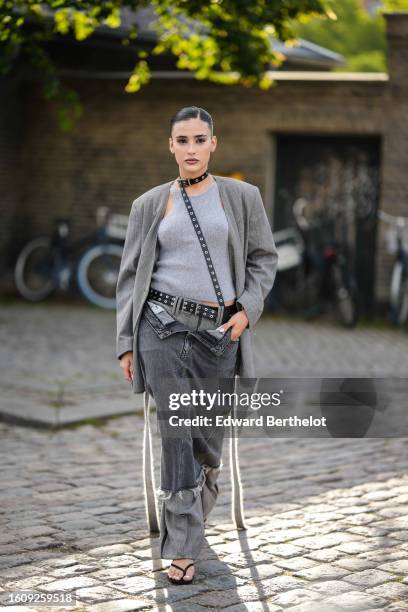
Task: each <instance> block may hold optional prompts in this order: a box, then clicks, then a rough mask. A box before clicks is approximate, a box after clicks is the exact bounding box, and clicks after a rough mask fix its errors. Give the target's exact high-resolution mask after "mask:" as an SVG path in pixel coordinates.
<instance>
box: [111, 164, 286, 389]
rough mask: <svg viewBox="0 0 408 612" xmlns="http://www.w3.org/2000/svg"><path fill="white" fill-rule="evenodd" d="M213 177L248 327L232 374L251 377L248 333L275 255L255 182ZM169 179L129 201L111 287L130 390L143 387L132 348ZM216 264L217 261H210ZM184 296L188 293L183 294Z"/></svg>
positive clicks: (271, 280) (272, 277) (274, 265)
mask: <svg viewBox="0 0 408 612" xmlns="http://www.w3.org/2000/svg"><path fill="white" fill-rule="evenodd" d="M212 176H213V177H214V179H215V180H216V181H217V184H218V188H219V191H220V196H221V201H222V204H223V206H224V210H225V214H226V217H227V220H228V226H229V232H228V247H229V254H230V261H231V262H232V274H233V280H234V284H235V288H236V294H237V302H238V304H237V305H238V308H239V309H240V310H241V309H242V308H244V309H245V311H246V313H247V316H248V319H249V327H247V328H246V329H245V330H244V331H243V332H242V334H241V336H240V359H239V368H238V370H237V374H238V375H239V376H241V377H249V378H252V377H255V376H256V373H255V370H254V359H253V352H252V341H251V340H252V331H253V328H254V325H255V324H256V322H257V321H258V319H259V317H260V316H261V314H262V311H263V308H264V299H265V297H266V295H267V294H268V292H269V291H270V289H271V288H272V286H273V283H274V280H275V276H276V270H277V263H278V253H277V250H276V247H275V243H274V239H273V235H272V231H271V227H270V224H269V220H268V217H267V215H266V212H265V208H264V205H263V202H262V198H261V194H260V191H259V189H258V187H256V186H255V185H252V184H250V183H247V182H245V181H240V180H238V179H234V178H229V177H223V176H217V175H212ZM173 182H174V181H169V182H167V183H163V184H162V185H158V186H157V187H153V188H152V189H150V190H149V191H147V192H145V193H144V194H142V195H141V196H139V197H138V198H137V199H136V200H134V202H133V204H132V208H131V211H130V215H129V222H128V227H127V233H126V239H125V245H124V250H123V255H122V261H121V265H120V271H119V276H118V280H117V286H116V305H117V336H116V356H117V357H118V359H119V358H120V356H121V355H122V354H123V353H124V352H126V351H133V355H134V359H133V362H134V376H133V392H134V393H143V392H144V391H145V387H144V381H143V377H142V372H141V369H140V364H139V359H138V348H137V335H138V325H139V320H140V315H141V311H142V307H143V303H144V302H145V300H146V297H147V294H148V292H149V287H150V279H151V275H152V272H153V269H154V265H155V262H156V260H157V257H158V255H159V244H158V240H157V231H158V225H159V223H160V221H161V219H162V218H163V215H164V213H165V209H166V205H167V201H168V198H169V193H170V187H171V185H172V184H173ZM214 263H216V262H214ZM187 297H188V296H187Z"/></svg>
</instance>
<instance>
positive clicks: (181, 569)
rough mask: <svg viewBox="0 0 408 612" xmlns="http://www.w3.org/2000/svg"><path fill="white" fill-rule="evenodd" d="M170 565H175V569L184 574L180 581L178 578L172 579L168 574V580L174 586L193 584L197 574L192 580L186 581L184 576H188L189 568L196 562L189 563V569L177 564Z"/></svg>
mask: <svg viewBox="0 0 408 612" xmlns="http://www.w3.org/2000/svg"><path fill="white" fill-rule="evenodd" d="M170 565H174V567H177V569H179V570H180V571H182V572H183V575H182V577H181V578H180V580H177V578H172V577H171V576H169V575H168V574H167V578H168V579H169V580H170V582H172V583H173V584H191V583H192V582H193V580H194V576H195V574H194V576H193V577H192V578H191V580H184V576H185V575H186V572H187V570H188V568H189V567H191V566H192V565H194V561H193V562H192V563H189V564H188V565H187V567H180V566H179V565H177V563H170Z"/></svg>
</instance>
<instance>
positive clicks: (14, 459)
mask: <svg viewBox="0 0 408 612" xmlns="http://www.w3.org/2000/svg"><path fill="white" fill-rule="evenodd" d="M46 311H47V309H37V310H36V313H35V314H36V317H37V319H36V324H35V322H33V321H32V320H31V319H30V323H29V325H27V326H26V324H25V323H26V321H23V324H22V322H21V316H22V313H23V314H24V313H26V312H27V311H26V310H24V309H23V308H22V309H20V310H19V309H17V315H16V314H12V313H11V311H9V310H8V309H7V308H5V309H2V310H1V320H2V322H3V323H4V321H5V320H6V319H8V321H9V324H10V327H9V332H11V333H9V334H8V335H7V334H6V333H5V331H4V325H2V326H1V327H0V333H1V335H2V336H3V339H5V340H6V344H5V345H4V344H3V348H2V350H3V354H2V365H3V364H5V365H6V370H5V371H4V370H3V376H4V378H3V381H2V382H4V383H5V381H7V382H9V383H15V384H17V382H18V379H19V376H21V370H19V371H16V370H15V369H14V368H19V367H21V369H22V370H23V372H30V374H31V375H32V376H33V379H35V377H36V376H37V375H38V377H40V373H41V368H43V369H44V368H45V369H47V375H48V376H49V377H50V378H53V377H54V378H55V377H57V376H59V375H60V373H61V370H60V368H61V367H62V366H65V365H66V374H67V375H68V374H75V373H79V374H80V375H81V376H82V379H81V380H83V382H84V384H87V377H86V375H85V374H86V372H88V375H89V376H91V377H92V376H93V374H94V373H95V374H96V376H97V377H102V374H103V372H105V371H109V367H110V375H111V376H112V378H113V374H112V372H113V371H114V368H117V363H116V362H115V360H114V359H113V358H112V355H111V342H112V337H113V336H112V330H111V328H110V326H112V325H113V316H112V315H111V313H102V314H101V315H99V313H98V312H96V311H92V312H91V314H90V312H89V309H86V308H84V309H83V310H81V309H79V308H78V309H77V310H75V309H74V311H73V312H72V313H71V316H66V313H65V311H64V310H62V311H61V310H59V309H55V311H53V312H52V316H50V315H49V312H48V317H47V316H45V315H44V313H45V312H46ZM61 316H62V317H63V318H64V322H65V323H64V325H65V327H64V326H63V327H62V329H61V328H59V326H58V319H59V318H60V317H61ZM19 318H20V326H21V328H22V329H24V330H25V334H26V337H25V338H24V339H22V338H21V336H20V338H15V337H14V334H13V330H15V329H16V328H17V320H18V319H19ZM74 323H76V324H77V327H75V328H74ZM53 331H55V333H56V336H52V335H51V332H53ZM81 332H82V334H83V335H84V336H83V337H85V332H88V334H90V336H86V337H85V340H84V343H83V345H81V343H80V338H81ZM256 332H257V333H256V336H255V338H256V350H257V358H258V360H261V363H262V364H266V365H265V371H264V372H259V373H260V374H261V375H265V376H266V375H272V373H275V372H279V374H282V373H283V372H284V374H285V376H291V375H299V374H302V373H303V374H304V373H306V374H308V375H309V374H310V375H315V376H320V375H322V373H324V374H325V373H326V372H327V373H329V372H334V373H336V372H338V371H339V370H340V369H341V370H342V371H343V372H344V371H346V370H347V371H352V370H354V371H355V372H357V371H358V373H359V374H361V375H364V374H368V375H377V376H397V375H400V376H403V375H404V373H405V375H406V372H407V367H406V366H407V354H408V351H407V346H408V342H407V337H406V334H405V335H404V334H403V333H401V332H399V331H397V330H396V331H393V330H386V329H382V330H375V329H368V328H367V329H365V328H362V329H357V330H354V331H353V332H349V331H347V330H342V329H340V328H337V327H335V326H331V325H330V324H328V323H324V324H323V323H322V324H318V323H313V324H303V323H301V322H293V321H291V322H288V321H283V320H274V319H268V318H265V319H264V320H262V321H261V322H260V323H259V325H258V326H257V328H256ZM74 341H75V343H76V352H75V355H72V354H71V349H72V346H73V344H72V343H73V342H74ZM78 343H79V344H78ZM50 346H51V347H52V349H50ZM62 346H63V347H64V348H65V349H66V351H65V352H64V351H62V350H61V347H62ZM36 351H37V353H36ZM51 352H52V353H53V357H54V359H50V354H51ZM90 355H92V356H93V357H92V358H90ZM95 355H97V359H95V358H94V356H95ZM5 357H7V359H5ZM22 364H23V365H22ZM88 364H89V369H88V370H85V373H84V369H83V368H85V367H88ZM109 364H110V365H109ZM98 365H99V368H100V370H99V369H98ZM13 366H14V368H13ZM81 367H82V369H81ZM119 375H120V373H119ZM115 376H116V374H115ZM54 378H53V379H54ZM112 384H114V385H115V384H116V380H115V381H113V383H112ZM122 384H125V383H124V382H123V383H122ZM101 392H102V391H101ZM134 397H136V396H134ZM402 409H406V406H402ZM142 430H143V420H142V417H141V416H140V415H139V414H137V413H136V412H135V414H134V415H131V416H125V417H120V418H114V419H111V420H109V421H107V422H105V423H104V424H102V425H98V426H97V425H89V424H88V425H84V426H79V427H72V428H66V429H62V430H57V431H43V430H37V429H30V428H23V427H18V426H14V425H9V424H5V423H2V424H0V437H1V450H0V453H1V464H0V467H1V477H0V479H1V492H2V493H1V504H0V526H1V529H0V544H1V547H0V593H1V592H2V591H6V592H10V591H17V590H23V589H29V590H34V591H36V592H41V593H52V592H56V591H61V590H62V591H67V592H70V591H73V590H75V591H76V595H77V605H76V607H75V609H76V610H92V611H93V610H95V611H101V612H102V611H106V612H111V611H112V612H115V611H121V610H123V611H125V610H139V609H140V610H143V609H154V610H171V609H173V610H176V611H180V612H184V611H186V612H187V611H188V612H189V611H190V610H191V611H194V610H219V609H223V610H224V609H225V610H229V611H232V612H241V610H242V611H244V610H250V611H258V610H259V611H264V610H271V611H272V612H273V611H275V610H294V611H296V612H306V611H309V612H315V611H316V612H342V611H346V610H347V611H353V612H354V611H357V610H368V611H370V610H371V611H373V610H379V609H381V610H382V609H384V610H388V611H390V612H391V611H392V612H394V611H400V610H408V561H407V559H408V512H407V510H408V473H407V466H408V456H407V442H406V439H404V438H387V439H380V438H377V439H375V438H368V439H338V438H336V439H331V438H319V439H316V438H315V439H303V438H297V439H277V438H274V439H273V440H272V439H261V438H245V439H242V440H240V442H239V453H240V465H241V476H242V481H243V485H244V506H245V516H246V522H247V525H248V529H247V530H246V531H239V532H237V531H236V530H235V529H234V528H233V523H232V521H231V508H230V495H231V485H230V474H229V453H228V442H229V440H228V439H226V442H225V449H224V457H223V461H224V468H223V470H222V471H221V475H220V497H219V502H218V504H217V506H216V508H215V509H214V511H213V513H212V514H211V515H210V518H209V527H208V528H207V529H206V535H207V545H206V547H205V548H204V549H203V551H202V553H201V555H200V559H199V560H198V561H197V564H196V581H195V583H194V584H192V585H187V586H183V587H177V586H173V585H170V584H169V583H168V582H167V580H166V578H165V575H164V572H163V571H162V570H163V568H164V567H167V565H168V563H169V561H167V560H161V559H160V558H159V553H158V538H157V537H156V536H152V537H151V536H149V534H148V533H147V527H146V517H145V509H144V500H143V495H142V491H143V489H142V481H141V457H142V440H141V436H142ZM153 430H154V428H153ZM154 447H155V456H156V458H157V460H156V478H157V467H158V458H159V440H158V437H157V435H154ZM3 609H5V610H7V609H13V610H15V609H18V610H27V611H29V610H42V609H44V610H49V609H50V608H49V607H47V608H41V607H40V606H36V607H23V606H21V607H18V608H15V607H10V608H8V607H4V608H3ZM51 609H53V610H63V609H66V610H72V609H73V608H72V607H71V608H69V607H65V608H64V607H62V606H61V607H58V606H53V607H52V608H51Z"/></svg>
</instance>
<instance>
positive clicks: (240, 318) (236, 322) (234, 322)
mask: <svg viewBox="0 0 408 612" xmlns="http://www.w3.org/2000/svg"><path fill="white" fill-rule="evenodd" d="M248 323H249V321H248V317H247V316H246V314H245V311H244V310H240V311H239V312H236V313H235V314H233V315H232V317H231V318H230V319H228V321H227V322H226V323H223V324H222V325H220V327H219V328H218V329H219V330H225V331H227V329H228V328H229V327H231V340H233V341H234V342H237V341H238V340H239V337H240V335H241V334H242V332H243V331H244V329H245V328H246V327H247V325H248Z"/></svg>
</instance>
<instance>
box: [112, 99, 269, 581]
mask: <svg viewBox="0 0 408 612" xmlns="http://www.w3.org/2000/svg"><path fill="white" fill-rule="evenodd" d="M170 133H171V135H170V138H169V148H170V152H171V153H172V154H173V155H174V156H175V159H176V162H177V164H178V169H179V177H178V178H177V179H176V180H175V181H170V182H168V183H164V184H163V185H159V186H157V187H155V188H153V189H151V190H149V191H148V192H146V193H145V194H143V195H142V196H140V197H139V198H137V199H136V200H135V201H134V202H133V205H132V209H131V212H130V216H129V223H128V229H127V234H126V240H125V245H124V251H123V256H122V262H121V267H120V271H119V276H118V282H117V346H116V352H117V357H118V358H119V359H120V366H121V368H122V369H123V374H124V377H125V379H126V380H127V381H129V382H130V383H132V385H133V391H134V392H135V393H140V392H145V438H144V457H145V465H144V468H145V493H146V496H147V502H148V508H149V499H148V493H147V486H146V482H148V483H149V485H150V486H151V485H152V480H153V476H152V469H151V466H150V465H146V456H148V455H149V453H150V455H151V440H150V429H149V425H148V416H149V415H148V398H149V395H150V394H151V395H153V397H154V399H155V402H156V408H157V418H158V423H159V426H160V434H161V470H160V479H161V482H160V488H159V489H158V491H157V493H158V496H159V498H160V499H161V501H162V508H161V516H160V547H161V556H162V558H166V559H173V563H172V564H171V565H170V566H169V571H168V577H169V580H170V581H171V582H174V583H177V584H186V583H190V582H191V580H192V579H193V576H194V571H195V568H194V559H196V558H197V557H198V554H199V552H200V549H201V546H202V544H203V540H204V521H205V519H206V517H207V515H208V513H209V512H210V510H211V509H212V508H213V507H214V505H215V502H216V499H217V495H218V492H219V489H218V485H217V482H216V481H217V478H218V474H219V471H220V469H221V467H222V463H221V453H222V443H223V431H222V430H223V427H218V428H216V429H217V430H218V431H215V428H214V427H211V426H199V427H192V426H191V425H190V426H189V425H182V426H178V427H176V428H174V427H172V426H170V425H169V416H173V414H174V413H173V412H171V409H169V399H170V394H173V395H172V396H171V397H174V396H178V397H180V394H181V393H189V394H190V397H193V395H192V393H193V391H196V392H197V391H199V390H200V389H203V388H205V390H206V392H207V391H209V390H212V391H215V390H216V389H217V388H218V389H219V388H220V385H219V382H220V381H219V379H223V380H224V385H225V384H227V387H225V386H224V389H225V388H228V390H231V389H229V387H228V380H232V379H233V378H234V377H235V376H237V375H240V376H245V377H252V376H254V367H253V355H252V347H251V332H252V328H253V326H254V325H255V323H256V322H257V320H258V319H259V317H260V315H261V313H262V310H263V305H264V298H265V297H266V295H267V293H268V292H269V291H270V289H271V288H272V286H273V283H274V279H275V274H276V267H277V259H278V256H277V251H276V248H275V245H274V240H273V236H272V232H271V229H270V225H269V221H268V219H267V216H266V213H265V210H264V207H263V204H262V199H261V196H260V192H259V189H258V188H257V187H255V186H254V185H251V184H249V183H246V182H244V181H239V180H237V179H232V178H226V177H220V176H216V175H211V174H210V173H209V172H208V164H209V160H210V156H211V153H213V152H214V151H215V150H216V147H217V138H216V136H215V135H214V133H213V122H212V118H211V116H210V115H209V113H208V112H206V111H205V110H204V109H202V108H198V107H186V108H183V109H181V110H180V111H178V112H177V113H176V114H175V115H174V116H173V118H172V120H171V124H170ZM225 380H226V381H227V383H225ZM221 386H222V385H221ZM146 398H147V399H146ZM146 402H147V407H146ZM215 407H216V408H217V409H220V407H219V406H218V405H217V406H215ZM191 409H192V406H191V405H189V406H188V411H189V413H188V415H187V416H191ZM228 409H229V407H228V406H227V412H228ZM221 410H222V408H221ZM178 413H179V415H178V416H180V417H182V416H183V417H184V416H185V415H184V414H180V410H178ZM207 414H208V412H207ZM146 421H147V424H146ZM180 421H182V419H181V418H180ZM146 427H147V432H148V436H149V439H147V438H146ZM174 429H176V430H177V432H176V433H174V431H173V430H174ZM147 447H148V448H147ZM148 461H149V459H148V460H147V462H148ZM235 478H236V476H234V480H235ZM149 481H150V482H149ZM235 484H236V483H235ZM150 508H151V507H150ZM148 520H149V523H150V526H151V527H152V524H154V517H153V518H152V514H151V512H150V510H149V509H148Z"/></svg>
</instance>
